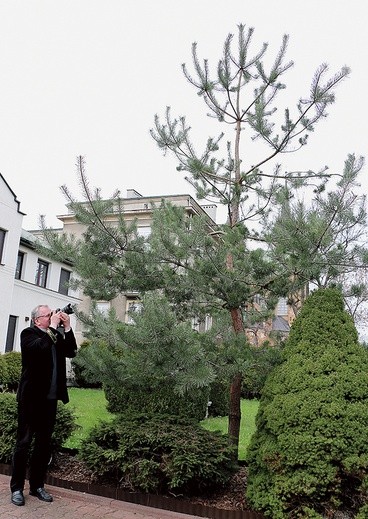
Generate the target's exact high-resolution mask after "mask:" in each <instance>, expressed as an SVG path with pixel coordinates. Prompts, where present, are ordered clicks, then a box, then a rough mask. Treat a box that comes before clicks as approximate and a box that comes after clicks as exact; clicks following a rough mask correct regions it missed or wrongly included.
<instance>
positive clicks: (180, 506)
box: [0, 463, 265, 519]
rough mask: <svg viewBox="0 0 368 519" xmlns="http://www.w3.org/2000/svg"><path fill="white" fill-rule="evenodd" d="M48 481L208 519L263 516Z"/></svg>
mask: <svg viewBox="0 0 368 519" xmlns="http://www.w3.org/2000/svg"><path fill="white" fill-rule="evenodd" d="M0 474H4V475H6V476H10V475H11V467H10V465H7V464H5V463H0ZM46 483H47V484H48V485H51V486H54V487H59V488H65V489H68V490H74V491H76V492H84V493H86V494H92V495H95V496H100V497H108V498H110V499H116V500H118V501H125V502H127V503H133V504H136V505H143V506H150V507H152V508H159V509H161V510H170V511H171V512H177V513H182V514H188V515H196V516H199V517H208V518H209V519H265V518H264V516H263V515H262V514H260V513H259V512H254V511H253V510H226V509H223V508H216V507H213V506H207V505H201V504H197V503H190V502H188V501H182V500H180V499H174V498H170V497H164V496H160V495H155V494H142V493H139V492H127V491H126V490H122V489H120V488H114V487H106V486H102V485H97V484H95V483H81V482H78V481H67V480H64V479H61V478H56V477H54V476H51V475H48V476H47V478H46Z"/></svg>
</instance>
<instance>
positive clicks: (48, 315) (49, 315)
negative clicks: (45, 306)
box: [35, 314, 51, 319]
mask: <svg viewBox="0 0 368 519" xmlns="http://www.w3.org/2000/svg"><path fill="white" fill-rule="evenodd" d="M41 317H51V314H46V315H38V316H37V317H35V319H40V318H41Z"/></svg>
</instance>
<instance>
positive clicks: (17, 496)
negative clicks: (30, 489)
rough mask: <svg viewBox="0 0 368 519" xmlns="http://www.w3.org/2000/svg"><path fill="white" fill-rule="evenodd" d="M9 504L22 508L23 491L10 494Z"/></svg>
mask: <svg viewBox="0 0 368 519" xmlns="http://www.w3.org/2000/svg"><path fill="white" fill-rule="evenodd" d="M11 502H12V503H13V505H17V506H23V505H24V495H23V490H15V491H14V492H12V495H11Z"/></svg>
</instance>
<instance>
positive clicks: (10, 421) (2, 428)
mask: <svg viewBox="0 0 368 519" xmlns="http://www.w3.org/2000/svg"><path fill="white" fill-rule="evenodd" d="M75 420H76V419H75V415H74V413H73V411H72V409H71V408H70V407H68V406H64V405H63V404H61V403H58V408H57V414H56V423H55V428H54V433H53V436H52V448H53V450H57V449H60V447H61V446H62V445H63V443H64V442H65V441H66V440H67V439H68V438H69V436H70V435H71V434H72V432H73V431H74V430H75V429H76V428H77V425H76V421H75ZM17 421H18V413H17V400H16V395H15V394H14V393H6V392H5V393H0V463H10V462H11V459H12V455H13V449H14V446H15V439H16V433H17Z"/></svg>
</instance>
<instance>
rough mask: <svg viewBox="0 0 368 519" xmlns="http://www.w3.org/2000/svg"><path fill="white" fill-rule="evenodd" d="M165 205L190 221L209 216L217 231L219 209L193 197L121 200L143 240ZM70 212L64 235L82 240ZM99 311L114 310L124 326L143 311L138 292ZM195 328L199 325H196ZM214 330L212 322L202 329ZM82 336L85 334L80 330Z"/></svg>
mask: <svg viewBox="0 0 368 519" xmlns="http://www.w3.org/2000/svg"><path fill="white" fill-rule="evenodd" d="M162 202H170V203H171V204H172V205H174V206H177V207H183V208H184V209H185V212H186V214H187V215H188V217H193V216H195V215H205V216H206V217H207V219H208V225H209V228H215V227H216V223H215V220H216V206H215V205H210V204H208V205H199V204H198V202H197V201H196V200H194V198H193V197H191V196H190V195H188V194H182V195H158V196H143V195H141V194H140V193H138V192H137V191H136V190H135V189H128V190H127V192H126V197H125V198H123V199H122V200H121V205H122V208H123V214H124V219H125V220H126V221H127V223H131V222H132V221H135V222H136V225H137V231H138V234H140V235H141V236H145V237H146V236H149V234H150V232H151V225H152V214H153V209H154V207H159V206H160V205H161V204H162ZM67 208H68V210H69V212H68V213H67V214H64V215H58V219H59V220H60V221H61V222H62V223H63V231H64V232H65V233H68V234H74V236H76V237H79V236H81V235H82V233H83V231H84V227H83V225H81V224H80V223H79V222H77V220H76V218H75V214H74V213H73V212H72V211H71V209H70V207H69V206H67ZM117 218H118V215H117V212H114V211H112V212H111V214H110V215H108V216H107V221H108V222H110V223H114V221H117ZM96 303H97V308H98V309H99V310H100V311H102V312H107V311H108V310H109V309H110V308H114V310H115V312H116V315H117V317H118V318H119V319H120V320H122V321H124V322H127V323H129V322H131V317H130V312H131V311H132V310H133V311H134V310H138V309H139V305H140V302H139V294H138V292H134V291H132V292H129V293H124V294H121V295H120V296H119V297H117V298H116V299H114V300H112V301H97V302H96ZM89 306H90V299H89V298H88V297H84V298H83V301H82V302H81V304H80V306H79V308H80V310H83V311H85V312H88V309H89ZM194 324H195V323H194ZM203 326H205V327H208V326H210V322H209V320H207V321H206V323H205V324H204V325H202V327H203ZM79 331H80V332H81V330H79Z"/></svg>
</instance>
